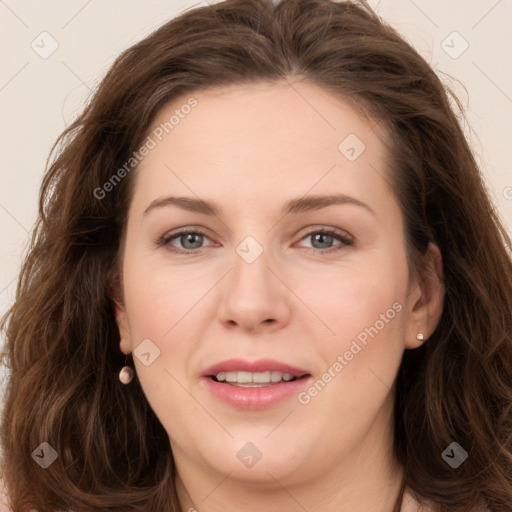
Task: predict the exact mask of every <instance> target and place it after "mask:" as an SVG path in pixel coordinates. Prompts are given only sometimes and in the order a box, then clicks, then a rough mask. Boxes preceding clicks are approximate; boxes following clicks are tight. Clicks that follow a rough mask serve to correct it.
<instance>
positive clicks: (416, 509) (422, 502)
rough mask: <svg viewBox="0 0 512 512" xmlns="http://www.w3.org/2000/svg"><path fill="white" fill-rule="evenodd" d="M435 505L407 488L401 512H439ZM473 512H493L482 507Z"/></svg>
mask: <svg viewBox="0 0 512 512" xmlns="http://www.w3.org/2000/svg"><path fill="white" fill-rule="evenodd" d="M438 510H439V509H438V508H437V507H436V506H435V503H434V502H432V501H430V500H427V499H425V498H423V499H422V498H420V497H419V496H417V495H416V494H415V493H413V492H412V490H411V489H409V488H408V487H406V488H405V491H404V497H403V500H402V508H401V509H400V512H438ZM471 512H491V511H490V510H489V509H488V508H487V507H481V508H477V509H474V510H472V511H471Z"/></svg>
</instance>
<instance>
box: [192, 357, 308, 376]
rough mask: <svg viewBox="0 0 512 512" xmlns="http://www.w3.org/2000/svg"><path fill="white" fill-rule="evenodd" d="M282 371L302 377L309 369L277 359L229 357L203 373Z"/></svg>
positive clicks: (211, 374) (208, 374)
mask: <svg viewBox="0 0 512 512" xmlns="http://www.w3.org/2000/svg"><path fill="white" fill-rule="evenodd" d="M236 371H241V372H251V373H257V372H266V371H271V372H281V373H291V374H292V375H293V376H294V377H302V376H303V375H306V374H309V372H308V371H307V370H303V369H301V368H297V367H295V366H291V365H289V364H286V363H281V362H280V361H276V360H275V359H258V360H257V361H245V360H244V359H228V360H226V361H222V362H220V363H217V364H214V365H213V366H210V367H209V368H207V369H206V370H205V371H204V372H203V373H202V374H201V376H202V377H212V376H214V375H217V373H219V372H236Z"/></svg>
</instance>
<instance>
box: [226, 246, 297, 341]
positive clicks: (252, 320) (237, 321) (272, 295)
mask: <svg viewBox="0 0 512 512" xmlns="http://www.w3.org/2000/svg"><path fill="white" fill-rule="evenodd" d="M276 267H277V266H276V265H275V263H273V262H272V261H271V258H270V255H269V254H268V253H267V252H266V251H265V250H264V251H263V253H262V254H261V255H260V256H259V257H258V258H257V259H256V260H255V261H253V262H252V263H248V262H247V261H245V260H244V259H243V258H242V257H240V256H239V255H238V254H235V256H234V265H233V269H232V271H231V272H229V274H228V275H227V276H226V279H225V280H223V281H224V284H223V288H222V297H221V300H220V305H219V309H218V317H219V320H220V321H221V322H222V323H223V324H224V325H225V326H227V327H229V328H234V327H235V326H238V327H239V328H241V329H243V330H244V331H245V332H253V333H257V332H272V331H276V330H278V329H280V328H282V327H283V326H285V325H286V324H287V323H288V322H289V321H290V315H291V306H292V304H291V299H292V295H291V293H290V291H289V290H288V288H287V286H286V284H284V283H286V278H285V276H282V275H279V274H280V272H279V271H278V270H276ZM283 277H284V278H283Z"/></svg>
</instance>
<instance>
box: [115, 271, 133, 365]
mask: <svg viewBox="0 0 512 512" xmlns="http://www.w3.org/2000/svg"><path fill="white" fill-rule="evenodd" d="M111 297H112V300H113V302H114V311H115V316H116V323H117V328H118V330H119V337H120V342H119V347H120V349H121V352H122V353H123V354H125V355H128V354H130V353H131V352H132V343H131V331H130V324H129V322H128V314H127V312H126V308H125V306H124V298H123V293H122V290H121V285H120V283H119V281H118V280H117V281H116V282H115V283H114V284H113V285H112V287H111Z"/></svg>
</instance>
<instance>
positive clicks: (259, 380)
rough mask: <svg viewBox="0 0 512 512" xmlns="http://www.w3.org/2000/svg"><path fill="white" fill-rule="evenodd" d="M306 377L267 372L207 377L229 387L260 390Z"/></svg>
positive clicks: (233, 372) (228, 373)
mask: <svg viewBox="0 0 512 512" xmlns="http://www.w3.org/2000/svg"><path fill="white" fill-rule="evenodd" d="M308 376H309V373H305V374H303V375H299V376H295V375H293V374H291V373H283V372H277V371H270V370H267V371H264V372H245V371H232V372H219V373H217V374H216V375H209V376H208V377H209V378H210V379H211V380H213V381H214V382H220V383H222V384H228V385H229V386H237V387H242V388H261V387H265V386H275V385H276V384H280V383H284V382H294V381H296V380H299V379H303V378H305V377H308Z"/></svg>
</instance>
